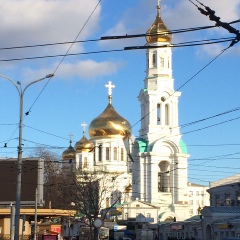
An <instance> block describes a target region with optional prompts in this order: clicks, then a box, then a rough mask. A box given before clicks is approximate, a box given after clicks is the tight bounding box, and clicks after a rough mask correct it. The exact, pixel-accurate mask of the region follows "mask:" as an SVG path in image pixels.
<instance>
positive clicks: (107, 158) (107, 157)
mask: <svg viewBox="0 0 240 240" xmlns="http://www.w3.org/2000/svg"><path fill="white" fill-rule="evenodd" d="M106 160H109V147H107V148H106Z"/></svg>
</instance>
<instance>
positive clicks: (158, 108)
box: [157, 103, 161, 125]
mask: <svg viewBox="0 0 240 240" xmlns="http://www.w3.org/2000/svg"><path fill="white" fill-rule="evenodd" d="M160 124H161V106H160V104H159V103H158V105H157V125H160Z"/></svg>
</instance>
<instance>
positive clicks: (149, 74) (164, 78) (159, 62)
mask: <svg viewBox="0 0 240 240" xmlns="http://www.w3.org/2000/svg"><path fill="white" fill-rule="evenodd" d="M157 9H158V13H157V17H156V20H155V22H154V23H153V25H152V26H151V28H150V29H149V30H148V32H147V37H146V40H147V44H146V47H147V50H146V78H145V80H144V87H143V89H142V90H141V91H140V94H139V96H138V99H139V102H140V104H141V129H140V131H139V138H138V139H136V141H135V144H134V147H133V154H132V155H133V157H134V163H133V166H132V168H133V176H132V178H133V182H132V186H133V198H134V197H135V198H139V200H142V201H145V202H148V203H151V204H160V205H162V204H165V205H170V204H171V205H172V206H174V205H176V204H177V205H178V204H182V203H183V202H184V195H185V191H186V189H187V168H188V163H187V159H188V157H189V155H188V154H187V149H186V145H185V144H184V143H183V141H182V140H181V135H180V129H179V123H178V99H179V97H180V95H181V93H180V92H176V91H175V90H174V79H173V77H172V49H171V39H172V35H171V33H170V31H169V30H168V28H167V27H166V26H165V24H164V23H163V21H162V19H161V16H160V2H159V4H158V7H157Z"/></svg>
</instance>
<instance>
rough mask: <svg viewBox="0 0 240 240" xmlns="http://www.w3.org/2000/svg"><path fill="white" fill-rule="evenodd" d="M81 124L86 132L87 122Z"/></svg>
mask: <svg viewBox="0 0 240 240" xmlns="http://www.w3.org/2000/svg"><path fill="white" fill-rule="evenodd" d="M81 126H82V127H83V132H84V133H85V132H86V126H87V124H86V123H85V122H84V123H82V124H81Z"/></svg>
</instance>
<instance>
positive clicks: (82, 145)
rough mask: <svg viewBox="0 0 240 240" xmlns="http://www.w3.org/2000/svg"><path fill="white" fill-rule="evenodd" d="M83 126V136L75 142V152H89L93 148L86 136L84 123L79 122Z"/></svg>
mask: <svg viewBox="0 0 240 240" xmlns="http://www.w3.org/2000/svg"><path fill="white" fill-rule="evenodd" d="M81 126H82V127H83V137H82V138H81V139H80V140H79V141H78V142H77V143H76V144H75V149H76V152H77V153H81V152H90V151H92V150H93V147H94V146H93V143H92V142H91V141H89V140H88V139H87V138H86V126H87V124H86V123H83V124H81Z"/></svg>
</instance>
